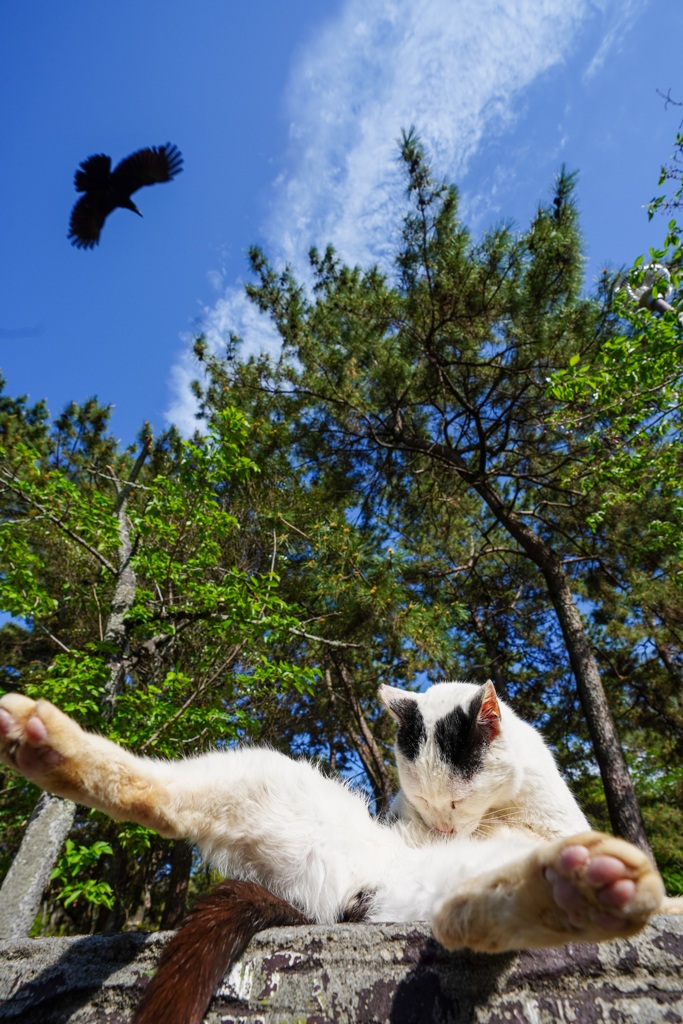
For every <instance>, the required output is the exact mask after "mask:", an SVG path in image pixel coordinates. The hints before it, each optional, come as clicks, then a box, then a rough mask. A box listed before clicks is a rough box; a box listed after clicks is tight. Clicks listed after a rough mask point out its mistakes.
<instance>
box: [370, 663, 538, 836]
mask: <svg viewBox="0 0 683 1024" xmlns="http://www.w3.org/2000/svg"><path fill="white" fill-rule="evenodd" d="M379 698H380V700H381V701H382V703H383V704H384V705H385V707H386V708H387V709H388V710H389V712H390V713H391V715H392V716H393V717H394V718H395V719H396V722H397V723H398V731H397V736H396V762H397V767H398V773H399V779H400V783H401V789H402V791H403V795H404V799H407V800H408V802H409V804H410V805H411V809H412V811H414V812H417V815H418V816H419V818H420V819H421V820H422V821H423V822H424V823H425V824H426V825H427V826H428V827H429V828H431V829H434V830H435V831H436V832H440V833H444V834H447V835H452V834H458V835H469V834H471V833H472V832H474V831H475V829H476V828H477V827H478V826H479V825H480V824H481V822H482V818H484V822H485V815H486V811H487V810H489V809H490V808H492V807H494V806H498V805H499V804H500V802H501V801H504V800H505V799H506V796H507V795H508V790H510V789H511V788H514V786H515V780H516V776H517V772H518V769H517V766H516V765H515V763H514V759H513V758H511V757H510V755H509V752H508V751H507V749H506V744H505V737H504V735H503V732H504V723H503V721H502V714H503V712H504V710H506V711H507V712H508V714H511V712H510V709H509V708H507V709H505V706H504V705H501V702H500V701H499V700H498V698H497V696H496V691H495V688H494V686H493V683H492V682H490V681H489V682H487V683H484V684H483V686H477V685H475V684H473V683H436V684H435V685H434V686H431V687H430V688H429V689H428V690H426V691H425V692H424V693H411V692H408V691H406V690H399V689H397V688H396V687H394V686H380V688H379ZM409 816H413V815H409Z"/></svg>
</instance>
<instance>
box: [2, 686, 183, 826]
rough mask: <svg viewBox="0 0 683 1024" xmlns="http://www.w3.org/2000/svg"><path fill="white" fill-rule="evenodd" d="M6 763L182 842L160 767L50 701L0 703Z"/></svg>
mask: <svg viewBox="0 0 683 1024" xmlns="http://www.w3.org/2000/svg"><path fill="white" fill-rule="evenodd" d="M0 760H2V761H4V763H5V764H8V765H10V766H11V767H13V768H16V769H17V770H18V771H20V772H21V773H22V775H25V776H26V778H27V779H29V780H30V781H31V782H35V784H36V785H37V786H40V787H41V789H46V790H47V791H48V792H49V793H55V794H56V795H57V796H64V797H68V798H69V799H70V800H75V801H77V802H79V803H82V804H86V805H87V806H88V807H96V808H98V810H101V811H104V812H105V813H106V814H109V815H110V816H111V817H112V818H117V819H119V820H125V821H135V822H137V823H138V824H140V825H145V826H146V827H147V828H152V829H155V830H156V831H157V832H160V833H161V834H162V835H165V836H173V837H179V836H181V835H182V832H181V831H178V829H177V827H176V823H175V822H173V821H172V820H170V819H169V817H168V816H167V814H166V813H165V808H167V807H168V804H169V801H168V797H167V792H166V789H167V787H166V785H165V783H164V781H163V780H162V779H161V778H159V777H158V776H159V773H158V771H155V762H153V761H146V760H144V759H143V758H138V757H136V756H135V755H134V754H131V753H129V752H128V751H127V750H124V749H123V748H122V747H119V746H117V745H116V744H115V743H112V742H111V741H110V740H107V739H105V738H104V737H103V736H96V735H93V734H92V733H88V732H85V731H84V730H83V729H81V727H80V726H79V725H78V724H77V723H76V722H74V721H73V720H72V719H71V718H69V717H68V715H65V714H64V713H63V712H62V711H60V710H59V709H58V708H56V707H55V706H54V705H53V704H50V703H49V701H46V700H37V701H35V700H31V699H30V698H29V697H24V696H22V695H21V694H18V693H8V694H5V696H4V697H2V698H1V699H0Z"/></svg>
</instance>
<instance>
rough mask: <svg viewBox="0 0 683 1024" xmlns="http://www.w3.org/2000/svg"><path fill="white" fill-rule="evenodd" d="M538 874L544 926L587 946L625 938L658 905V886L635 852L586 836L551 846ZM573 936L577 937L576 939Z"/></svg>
mask: <svg viewBox="0 0 683 1024" xmlns="http://www.w3.org/2000/svg"><path fill="white" fill-rule="evenodd" d="M552 849H553V855H552V857H550V858H549V862H548V863H547V864H546V866H545V867H544V869H543V875H544V878H545V882H546V885H547V886H548V889H549V893H550V897H551V904H550V906H549V908H548V911H547V915H546V916H547V917H548V920H549V923H551V924H553V925H554V926H557V924H558V923H559V925H560V927H562V928H563V930H566V931H567V932H568V933H571V931H572V930H574V933H575V934H574V936H573V937H574V938H583V937H584V936H585V937H586V938H588V939H590V940H592V941H599V940H600V939H601V938H615V937H617V936H624V935H631V934H633V933H634V932H636V931H638V930H639V929H640V928H642V927H643V926H644V925H645V924H646V923H647V921H648V920H649V918H650V917H651V915H652V914H653V913H655V911H657V910H658V909H659V907H660V906H661V904H662V902H663V900H664V886H663V884H662V880H661V878H660V876H659V874H658V872H657V870H656V868H655V867H654V865H653V864H652V862H651V861H650V859H649V858H648V857H647V856H646V855H645V854H644V853H643V852H642V851H641V850H639V849H638V848H637V847H636V846H633V845H632V844H631V843H627V842H625V841H624V840H623V839H617V838H615V837H614V836H608V835H602V834H601V833H598V832H591V833H587V834H585V835H580V836H575V837H572V838H571V839H567V840H565V841H563V842H562V843H560V844H555V846H554V847H553V848H552ZM576 933H578V934H576Z"/></svg>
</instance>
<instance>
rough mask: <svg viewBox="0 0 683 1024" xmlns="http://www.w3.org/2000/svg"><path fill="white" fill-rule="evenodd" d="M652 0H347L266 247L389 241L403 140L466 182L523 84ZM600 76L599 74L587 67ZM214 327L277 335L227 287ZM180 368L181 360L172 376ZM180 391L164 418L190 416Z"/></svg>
mask: <svg viewBox="0 0 683 1024" xmlns="http://www.w3.org/2000/svg"><path fill="white" fill-rule="evenodd" d="M649 2H650V0H572V2H571V3H568V2H567V0H374V2H373V3H372V4H369V3H368V2H367V0H347V2H346V3H345V4H344V6H343V7H342V9H341V11H340V12H339V14H338V16H337V17H336V18H335V19H334V20H333V21H330V22H329V23H328V25H327V26H326V28H325V29H324V31H322V32H321V33H320V34H319V35H318V36H317V37H316V38H314V39H313V40H312V41H311V42H310V43H309V45H308V47H307V48H306V49H305V50H304V51H303V52H302V54H301V55H300V58H299V60H298V63H297V65H296V67H295V68H294V70H293V73H292V77H291V82H290V86H289V90H288V95H287V109H288V111H289V117H290V130H289V139H290V144H289V153H288V154H287V158H286V160H285V166H286V168H287V170H286V172H285V173H284V174H283V175H282V176H281V177H280V178H279V179H278V180H277V181H276V182H274V184H273V189H272V193H271V195H272V198H271V203H270V209H269V212H268V214H267V217H266V223H265V227H264V232H263V233H264V237H265V239H266V243H267V249H268V253H269V255H270V256H271V257H272V258H273V259H274V260H276V261H285V260H286V261H288V262H289V263H290V264H292V265H293V267H294V268H295V269H296V270H297V271H298V272H300V273H304V272H305V271H304V268H305V266H306V262H307V261H306V254H307V252H308V250H309V248H310V246H311V245H318V246H321V247H322V246H325V245H326V244H328V243H332V244H333V245H334V246H335V248H336V249H337V250H338V251H339V252H340V254H341V255H342V257H343V258H344V259H345V260H347V261H350V262H358V263H362V264H365V263H368V262H371V261H378V262H380V263H381V262H383V261H384V260H385V259H386V258H388V257H389V256H390V254H391V253H392V252H393V251H394V248H395V243H396V238H395V237H394V236H392V234H391V232H392V231H393V230H395V226H396V216H395V213H396V209H397V205H398V204H399V203H400V202H401V201H402V191H403V179H402V177H401V173H400V169H399V167H398V163H397V141H398V139H399V137H400V133H401V131H402V130H403V129H408V128H410V127H411V126H413V125H414V126H415V127H416V128H417V129H418V131H419V133H420V135H421V137H422V139H423V140H424V142H425V144H426V145H427V147H428V149H429V151H430V154H431V156H432V159H433V162H434V165H435V168H436V169H437V171H438V173H439V175H443V176H447V177H449V178H450V179H451V180H458V179H459V178H462V176H463V175H464V174H465V172H466V170H467V167H468V165H469V163H470V162H471V160H472V158H473V157H474V156H475V154H476V153H477V151H478V149H479V148H480V146H481V145H482V142H483V141H485V140H486V139H488V138H490V137H491V136H492V134H494V133H497V132H501V131H502V130H504V129H507V128H509V127H510V126H511V125H512V124H513V123H514V120H515V117H516V112H517V111H518V109H519V104H520V99H521V98H522V97H523V94H524V91H525V90H526V89H527V88H528V87H529V86H530V85H532V84H533V83H534V82H536V81H537V80H538V79H539V76H541V75H543V74H544V73H546V72H548V71H549V69H551V68H552V67H553V66H555V65H558V64H559V63H561V62H563V61H564V60H566V59H567V58H568V56H569V55H570V54H571V52H572V50H573V48H574V47H575V45H576V41H577V39H578V38H579V36H580V35H581V33H582V31H583V30H584V29H586V27H587V26H590V25H591V24H593V23H594V22H595V20H596V18H597V19H598V20H599V21H600V25H598V26H597V28H596V36H597V37H598V38H596V47H597V49H596V48H595V47H594V50H593V52H594V54H595V56H594V57H593V58H592V65H591V66H593V65H594V67H595V69H597V68H598V66H599V62H600V61H602V60H604V58H605V54H606V53H607V52H608V50H609V48H610V47H611V46H613V45H615V43H616V41H617V40H618V39H619V33H620V31H623V28H624V26H626V27H630V24H631V23H632V21H633V18H634V17H635V14H636V13H638V11H639V10H640V9H641V8H642V6H643V4H647V3H649ZM592 73H594V72H592ZM205 313H206V327H207V332H208V333H209V335H210V336H211V337H212V338H218V337H219V336H221V335H222V336H223V337H225V335H226V333H227V331H228V330H233V331H236V332H237V333H239V334H240V335H241V336H242V337H243V338H244V340H245V343H246V349H247V351H254V350H257V349H258V348H259V347H261V346H263V345H266V346H268V347H270V346H271V345H272V344H273V338H272V334H268V332H267V328H266V327H265V326H264V322H263V318H262V317H260V316H259V315H258V314H256V313H255V312H254V311H253V309H252V307H250V306H249V304H248V303H245V301H244V298H243V296H242V293H241V290H238V289H237V287H235V286H229V287H228V288H227V289H226V291H225V293H224V294H223V295H222V296H221V298H220V299H219V300H218V301H217V302H216V304H215V305H214V306H213V307H212V308H211V309H208V310H206V311H205ZM185 377H186V371H184V370H183V369H182V367H180V368H177V369H176V382H177V383H180V382H181V381H183V380H184V378H185ZM185 394H186V392H185V390H184V389H183V391H181V392H179V393H178V401H177V402H175V403H174V405H173V408H172V410H171V411H170V415H171V416H172V418H174V420H175V421H176V422H179V421H180V422H183V421H187V412H188V405H187V399H186V397H185Z"/></svg>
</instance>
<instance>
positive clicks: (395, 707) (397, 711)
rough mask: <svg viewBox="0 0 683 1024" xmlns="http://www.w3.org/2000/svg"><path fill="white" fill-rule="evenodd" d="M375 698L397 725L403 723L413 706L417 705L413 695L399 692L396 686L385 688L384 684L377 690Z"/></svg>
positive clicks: (402, 691)
mask: <svg viewBox="0 0 683 1024" xmlns="http://www.w3.org/2000/svg"><path fill="white" fill-rule="evenodd" d="M377 696H378V697H379V699H380V700H381V702H382V704H384V707H385V708H386V709H387V711H388V712H389V714H390V715H391V716H392V718H395V719H396V721H397V722H398V723H399V725H400V724H401V723H403V722H405V720H406V718H407V717H408V714H409V713H410V712H411V711H414V708H413V705H416V704H417V697H416V695H415V694H414V693H410V692H409V691H407V690H399V688H398V687H397V686H387V685H386V684H385V683H383V684H382V685H381V686H380V688H379V689H378V691H377Z"/></svg>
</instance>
